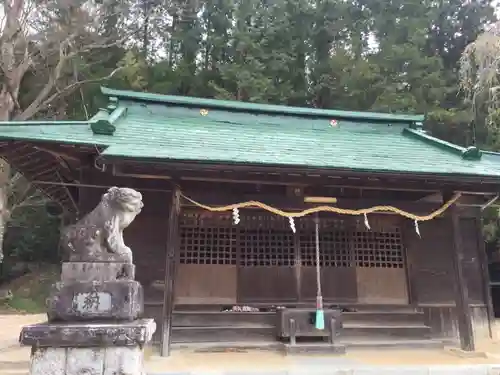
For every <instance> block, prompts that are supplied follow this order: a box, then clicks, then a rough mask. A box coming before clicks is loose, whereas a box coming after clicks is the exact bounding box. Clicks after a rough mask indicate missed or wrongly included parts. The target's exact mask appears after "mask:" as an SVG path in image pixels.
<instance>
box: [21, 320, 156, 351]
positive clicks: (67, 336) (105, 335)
mask: <svg viewBox="0 0 500 375" xmlns="http://www.w3.org/2000/svg"><path fill="white" fill-rule="evenodd" d="M155 331H156V323H155V321H154V320H153V319H140V320H136V321H133V322H126V323H106V322H103V323H83V322H82V323H41V324H33V325H28V326H24V327H23V329H22V330H21V335H20V337H19V342H20V343H21V345H25V346H34V347H35V346H36V347H54V348H64V347H94V346H95V347H107V346H131V347H135V346H138V347H143V346H144V345H145V344H147V343H148V342H150V341H151V339H152V337H153V334H154V332H155Z"/></svg>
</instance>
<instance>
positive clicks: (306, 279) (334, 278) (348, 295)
mask: <svg viewBox="0 0 500 375" xmlns="http://www.w3.org/2000/svg"><path fill="white" fill-rule="evenodd" d="M301 275H302V280H301V281H302V285H301V297H302V300H303V301H315V300H316V293H317V292H316V283H317V282H316V268H315V267H304V266H303V267H302V268H301ZM321 284H322V285H321V287H322V293H323V299H324V301H325V302H332V303H354V302H356V301H357V290H356V269H355V268H354V267H323V268H321Z"/></svg>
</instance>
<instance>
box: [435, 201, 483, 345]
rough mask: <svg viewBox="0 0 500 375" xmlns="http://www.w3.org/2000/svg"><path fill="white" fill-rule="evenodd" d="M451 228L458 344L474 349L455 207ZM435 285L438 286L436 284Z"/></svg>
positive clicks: (459, 231)
mask: <svg viewBox="0 0 500 375" xmlns="http://www.w3.org/2000/svg"><path fill="white" fill-rule="evenodd" d="M450 217H451V229H452V233H453V247H452V249H453V254H452V256H453V271H454V272H453V276H454V278H455V283H454V284H455V305H456V309H455V313H456V316H457V320H458V328H459V334H460V346H461V348H462V350H464V351H468V352H472V351H474V350H475V345H474V332H473V330H472V317H471V311H470V307H469V297H468V291H467V283H466V280H465V275H464V272H463V258H464V248H463V241H462V235H461V230H460V216H459V212H458V210H457V207H456V206H455V205H453V206H452V207H451V208H450ZM436 287H439V286H437V285H436Z"/></svg>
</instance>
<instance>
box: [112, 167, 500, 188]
mask: <svg viewBox="0 0 500 375" xmlns="http://www.w3.org/2000/svg"><path fill="white" fill-rule="evenodd" d="M112 169H113V173H114V174H115V175H116V176H123V177H135V178H142V179H156V180H168V179H171V178H173V179H177V180H179V181H190V180H191V181H212V182H221V181H226V182H234V183H259V184H272V185H274V184H281V185H293V186H331V187H345V188H357V189H384V190H394V191H405V190H406V191H422V192H439V191H443V190H452V191H457V190H460V191H468V192H477V193H496V192H500V178H499V179H491V178H490V179H481V178H479V177H478V178H464V177H460V176H449V177H446V176H435V177H433V176H425V177H424V176H415V175H411V174H408V175H404V174H399V175H398V174H394V173H385V174H380V173H369V172H365V173H359V172H358V173H356V172H354V171H332V170H321V169H317V170H313V169H302V170H300V169H295V170H294V169H293V168H270V167H268V168H264V167H255V166H235V165H233V166H216V165H207V164H203V163H200V164H192V163H191V164H187V163H168V164H166V163H162V164H160V163H139V162H131V161H121V162H118V161H117V162H116V163H115V164H113V165H112Z"/></svg>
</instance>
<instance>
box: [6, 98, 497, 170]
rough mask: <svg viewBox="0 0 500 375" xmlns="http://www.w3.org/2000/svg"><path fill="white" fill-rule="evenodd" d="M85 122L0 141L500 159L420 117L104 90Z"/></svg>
mask: <svg viewBox="0 0 500 375" xmlns="http://www.w3.org/2000/svg"><path fill="white" fill-rule="evenodd" d="M103 92H104V93H105V94H106V95H108V96H110V101H111V104H110V106H109V107H108V108H106V109H103V110H101V111H100V112H99V113H98V114H97V115H96V116H94V118H92V119H91V120H89V121H79V122H19V123H16V122H7V123H0V138H4V139H17V140H32V141H51V142H59V143H75V144H78V143H80V144H87V145H99V146H104V147H105V148H106V149H105V150H104V152H103V153H102V156H103V157H104V158H133V159H158V160H169V161H192V162H204V163H221V164H254V165H272V166H302V167H316V168H332V169H351V170H358V171H378V172H383V171H386V172H399V173H429V174H441V175H445V174H457V175H459V174H460V175H471V176H485V177H500V157H499V156H496V155H492V154H491V155H490V154H489V153H488V154H487V153H485V154H484V155H483V154H482V153H481V152H480V151H479V150H477V149H476V148H469V149H466V148H462V147H459V146H456V145H453V144H450V143H447V142H444V141H441V140H439V139H436V138H434V137H431V136H429V135H427V134H426V133H425V132H423V131H422V130H421V129H420V128H421V121H422V120H423V117H422V116H400V115H391V114H381V113H362V112H346V111H333V110H319V109H309V108H296V107H285V106H275V105H260V104H252V103H241V102H231V101H219V100H212V99H197V98H186V97H177V96H166V95H157V94H147V93H135V92H130V91H117V90H110V89H103Z"/></svg>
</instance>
